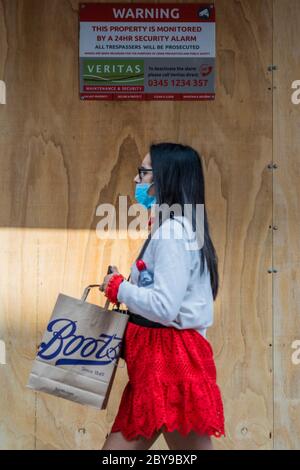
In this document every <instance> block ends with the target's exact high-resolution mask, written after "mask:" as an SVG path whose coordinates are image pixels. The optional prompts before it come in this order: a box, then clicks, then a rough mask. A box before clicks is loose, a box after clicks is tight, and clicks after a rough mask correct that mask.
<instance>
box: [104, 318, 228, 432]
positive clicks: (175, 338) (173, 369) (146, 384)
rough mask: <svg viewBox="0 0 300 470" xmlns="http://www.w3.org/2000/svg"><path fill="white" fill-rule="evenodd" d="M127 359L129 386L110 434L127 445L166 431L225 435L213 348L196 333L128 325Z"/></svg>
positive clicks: (125, 348) (125, 344) (125, 347)
mask: <svg viewBox="0 0 300 470" xmlns="http://www.w3.org/2000/svg"><path fill="white" fill-rule="evenodd" d="M123 354H124V359H125V361H126V365H127V372H128V377H129V381H128V383H127V385H126V386H125V389H124V391H123V395H122V398H121V402H120V405H119V410H118V413H117V415H116V417H115V421H114V423H113V426H112V428H111V432H116V431H121V432H122V434H123V436H124V437H125V438H126V439H127V440H132V439H136V438H137V436H144V437H145V438H147V439H149V438H151V437H152V436H153V435H154V434H155V432H156V431H157V430H159V429H160V428H161V427H162V426H164V431H167V432H168V431H170V432H172V431H174V430H177V431H178V432H179V433H180V434H182V435H187V434H188V433H189V432H190V431H195V432H196V433H198V434H200V435H202V434H207V435H213V436H215V437H221V436H222V435H224V436H225V431H224V413H223V403H222V397H221V392H220V389H219V387H218V385H217V383H216V367H215V362H214V357H213V349H212V347H211V345H210V343H209V342H208V340H207V339H206V338H204V336H202V335H201V334H200V333H199V332H198V331H196V330H194V329H183V330H179V329H177V328H174V327H168V328H149V327H145V326H141V325H136V324H135V323H131V322H128V323H127V326H126V330H125V336H124V342H123Z"/></svg>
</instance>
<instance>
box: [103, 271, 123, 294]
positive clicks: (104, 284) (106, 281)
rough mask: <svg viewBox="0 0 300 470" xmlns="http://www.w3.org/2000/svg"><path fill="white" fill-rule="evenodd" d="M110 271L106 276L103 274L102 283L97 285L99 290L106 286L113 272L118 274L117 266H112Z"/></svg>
mask: <svg viewBox="0 0 300 470" xmlns="http://www.w3.org/2000/svg"><path fill="white" fill-rule="evenodd" d="M111 268H112V271H113V272H112V273H111V274H106V276H104V279H103V283H102V284H101V286H100V287H99V289H100V290H101V292H104V291H105V289H106V287H107V284H108V283H109V280H110V278H111V277H112V276H113V275H114V274H116V273H117V274H120V273H119V270H118V268H117V266H112V267H111Z"/></svg>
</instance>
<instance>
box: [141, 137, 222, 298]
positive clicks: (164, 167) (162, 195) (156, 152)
mask: <svg viewBox="0 0 300 470" xmlns="http://www.w3.org/2000/svg"><path fill="white" fill-rule="evenodd" d="M150 156H151V164H152V169H153V183H154V188H155V197H156V204H159V205H160V204H168V205H169V206H171V205H172V204H177V205H178V206H180V208H181V209H182V215H184V205H185V204H189V205H192V208H193V230H195V225H194V222H195V220H194V205H195V204H203V205H204V234H203V235H204V237H203V246H202V248H201V249H200V254H201V274H202V273H203V271H204V257H205V259H206V263H207V267H208V270H209V273H210V282H211V287H212V293H213V298H214V299H215V298H216V296H217V293H218V287H219V275H218V257H217V254H216V250H215V248H214V245H213V242H212V240H211V237H210V234H209V225H208V219H207V213H206V208H205V183H204V174H203V169H202V162H201V158H200V155H199V153H198V152H197V151H196V150H195V149H193V148H192V147H190V146H188V145H182V144H176V143H171V142H162V143H158V144H154V143H153V144H151V145H150Z"/></svg>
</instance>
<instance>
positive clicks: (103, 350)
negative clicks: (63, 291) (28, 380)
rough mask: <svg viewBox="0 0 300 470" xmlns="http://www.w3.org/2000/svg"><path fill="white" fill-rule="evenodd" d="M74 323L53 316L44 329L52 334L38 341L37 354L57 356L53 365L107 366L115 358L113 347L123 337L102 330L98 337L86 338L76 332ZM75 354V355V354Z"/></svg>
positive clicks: (51, 358)
mask: <svg viewBox="0 0 300 470" xmlns="http://www.w3.org/2000/svg"><path fill="white" fill-rule="evenodd" d="M76 323H77V322H76V321H72V320H70V319H68V318H56V319H55V320H53V321H51V322H50V323H49V324H48V327H47V331H49V332H50V333H52V338H50V339H49V341H47V342H45V343H41V344H40V346H39V351H38V353H37V356H38V357H40V358H41V359H44V360H45V361H52V360H53V359H55V357H57V356H58V355H60V358H59V359H58V360H57V361H56V362H55V365H56V366H58V365H62V364H67V365H77V364H85V365H107V364H110V363H111V362H113V361H115V360H116V359H117V357H118V354H117V351H118V350H116V348H121V344H122V338H119V337H117V336H116V335H107V334H104V333H102V334H101V335H100V336H99V337H98V338H92V337H88V338H85V337H84V336H83V335H76V329H77V326H76ZM115 340H117V343H116V341H115ZM118 340H119V341H118ZM75 353H76V357H74V354H75ZM62 356H64V357H62ZM72 356H73V357H72ZM78 356H80V358H79V357H78Z"/></svg>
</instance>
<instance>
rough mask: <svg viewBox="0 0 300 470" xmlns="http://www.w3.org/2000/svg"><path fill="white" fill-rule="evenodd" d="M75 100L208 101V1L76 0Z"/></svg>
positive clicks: (211, 43) (211, 78) (211, 22)
mask: <svg viewBox="0 0 300 470" xmlns="http://www.w3.org/2000/svg"><path fill="white" fill-rule="evenodd" d="M79 25H80V29H79V69H80V74H79V75H80V76H79V80H80V98H81V99H85V100H211V99H214V97H215V7H214V4H203V3H199V4H196V3H191V4H188V3H185V4H173V3H167V4H163V3H160V4H149V3H147V4H138V3H136V4H132V3H126V4H124V3H111V4H109V3H105V4H104V3H103V4H100V3H81V4H79Z"/></svg>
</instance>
